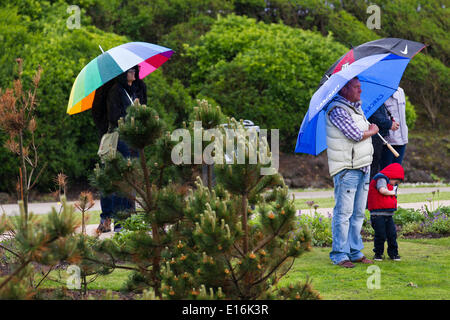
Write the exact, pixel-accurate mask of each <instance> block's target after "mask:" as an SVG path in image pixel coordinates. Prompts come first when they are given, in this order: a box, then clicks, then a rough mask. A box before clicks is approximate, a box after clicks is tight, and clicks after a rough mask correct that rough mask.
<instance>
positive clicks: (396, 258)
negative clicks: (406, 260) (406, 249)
mask: <svg viewBox="0 0 450 320" xmlns="http://www.w3.org/2000/svg"><path fill="white" fill-rule="evenodd" d="M389 258H390V259H391V260H394V261H402V259H400V256H399V255H398V254H397V255H395V256H392V257H389Z"/></svg>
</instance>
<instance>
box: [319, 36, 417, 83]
mask: <svg viewBox="0 0 450 320" xmlns="http://www.w3.org/2000/svg"><path fill="white" fill-rule="evenodd" d="M424 47H425V45H424V44H423V43H420V42H415V41H410V40H405V39H399V38H384V39H379V40H374V41H370V42H366V43H364V44H362V45H359V46H357V47H355V48H353V49H351V50H350V51H349V52H347V53H346V54H344V55H343V56H342V57H340V58H339V59H338V60H337V61H336V62H335V63H334V64H333V65H332V66H331V67H330V68H329V69H328V70H327V71H326V72H325V74H324V76H323V77H322V79H321V80H320V83H319V87H320V86H322V85H323V84H324V83H325V82H326V81H327V80H328V79H329V78H330V77H331V76H332V75H333V74H335V73H337V72H339V71H341V70H342V69H343V68H345V67H346V66H348V65H350V64H352V63H353V62H355V61H357V60H359V59H361V58H364V57H368V56H371V55H375V54H383V53H392V54H395V55H397V56H399V57H404V58H409V59H412V58H413V57H414V56H415V55H416V54H417V53H418V52H419V51H420V50H422V49H423V48H424Z"/></svg>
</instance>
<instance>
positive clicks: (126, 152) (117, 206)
mask: <svg viewBox="0 0 450 320" xmlns="http://www.w3.org/2000/svg"><path fill="white" fill-rule="evenodd" d="M117 151H119V152H120V153H121V154H122V156H123V157H124V158H129V157H131V158H135V157H137V156H138V154H137V152H136V151H134V150H133V149H131V148H130V147H128V145H127V144H126V143H125V142H124V141H123V140H119V141H118V142H117ZM100 206H101V209H102V213H101V214H100V218H103V219H104V218H115V217H116V213H117V212H119V211H126V210H129V211H135V210H136V205H135V203H134V201H131V200H130V199H128V198H126V197H119V196H117V195H116V194H115V193H113V194H111V195H109V196H104V195H102V196H101V197H100Z"/></svg>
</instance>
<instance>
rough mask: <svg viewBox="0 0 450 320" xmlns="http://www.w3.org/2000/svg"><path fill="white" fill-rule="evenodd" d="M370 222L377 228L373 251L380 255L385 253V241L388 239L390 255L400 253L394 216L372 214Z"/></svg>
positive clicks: (393, 255)
mask: <svg viewBox="0 0 450 320" xmlns="http://www.w3.org/2000/svg"><path fill="white" fill-rule="evenodd" d="M370 223H371V225H372V228H373V229H374V230H375V236H374V238H373V242H374V248H373V252H375V254H379V255H380V256H381V255H383V253H384V242H385V241H386V240H387V244H388V247H387V253H388V255H389V257H391V258H392V257H395V256H396V255H398V245H397V230H396V228H395V223H394V219H393V217H392V216H377V215H373V216H370Z"/></svg>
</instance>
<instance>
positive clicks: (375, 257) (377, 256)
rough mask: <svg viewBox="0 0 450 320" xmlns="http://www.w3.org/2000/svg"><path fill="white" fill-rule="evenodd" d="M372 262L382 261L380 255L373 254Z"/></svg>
mask: <svg viewBox="0 0 450 320" xmlns="http://www.w3.org/2000/svg"><path fill="white" fill-rule="evenodd" d="M373 260H374V261H383V256H382V255H381V254H375V255H374V256H373Z"/></svg>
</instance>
